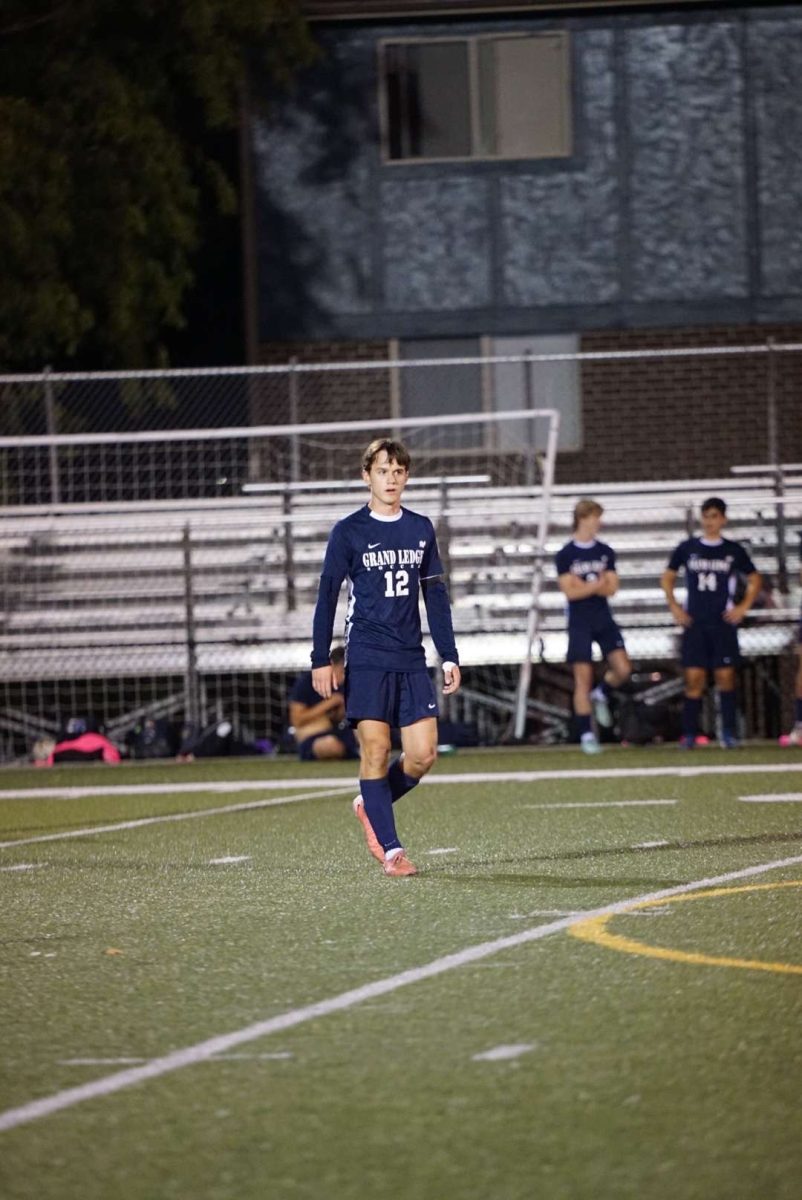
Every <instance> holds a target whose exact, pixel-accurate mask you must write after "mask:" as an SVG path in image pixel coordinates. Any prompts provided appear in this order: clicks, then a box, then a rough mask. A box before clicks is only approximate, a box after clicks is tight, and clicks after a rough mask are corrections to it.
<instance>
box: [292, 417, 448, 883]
mask: <svg viewBox="0 0 802 1200" xmlns="http://www.w3.org/2000/svg"><path fill="white" fill-rule="evenodd" d="M409 467H410V457H409V453H408V451H407V449H406V447H405V446H403V445H402V443H401V442H398V441H394V440H392V439H391V438H377V439H376V440H375V441H372V442H371V443H370V445H369V446H368V447H367V449H366V450H365V452H364V454H363V456H362V478H363V480H364V482H365V483H366V484H367V485H368V488H369V489H370V496H369V498H368V502H367V504H366V505H364V506H363V507H362V508H359V509H357V511H356V512H354V513H351V514H350V516H348V517H345V518H343V520H342V521H338V522H337V524H336V525H335V526H334V528H333V529H332V531H331V535H330V536H329V542H328V546H327V547H326V557H325V560H324V563H323V573H322V574H321V576H320V588H319V591H318V600H317V607H316V608H315V617H314V623H313V649H312V682H313V684H314V687H315V690H316V692H317V693H318V695H320V696H322V697H323V698H324V699H328V697H330V696H331V694H332V690H333V669H332V666H331V663H330V661H329V647H330V645H331V636H332V631H333V628H334V615H335V609H336V607H337V599H338V597H339V594H340V587H341V586H342V583H343V580H344V579H346V578H347V579H348V581H349V584H348V586H349V598H348V612H347V616H346V626H345V645H346V660H345V661H346V669H345V713H346V717H347V718H348V720H349V721H350V722H351V724H352V725H355V726H356V728H357V733H358V736H359V744H360V749H361V759H362V762H361V768H360V794H359V796H357V797H356V799H355V800H354V812H355V813H356V815H357V817H358V818H359V820H360V821H361V822H362V827H363V830H364V833H365V838H366V840H367V843H368V848H369V850H370V852H371V854H372V855H373V856H374V858H376V859H378V860H379V861H380V862H381V863H382V864H383V867H384V873H385V875H391V876H405V875H415V874H417V869H416V867H415V866H414V865H413V864H412V863H411V862H410V860H409V858H408V857H407V855H406V852H405V850H404V847H403V846H402V844H401V842H400V841H399V838H398V833H397V831H396V826H395V819H394V815H393V804H394V803H395V801H396V800H398V799H400V797H401V796H403V795H405V794H406V793H407V792H408V791H410V790H411V789H412V788H414V787H415V786H416V785H417V784H418V783H419V782H420V780H421V779H422V777H423V776H424V775H425V774H426V772H427V771H428V770H429V769H430V767H431V766H432V764H433V763H434V761H435V758H436V757H437V712H438V708H437V696H436V693H435V689H434V685H433V683H432V681H431V678H430V677H429V673H428V671H427V669H426V659H425V656H424V651H423V645H422V635H421V621H420V594H421V593H422V595H423V602H424V604H425V605H426V614H427V616H428V619H429V629H430V631H431V635H432V638H433V640H434V644H435V646H436V648H437V652H438V654H439V655H440V658H441V659H442V664H443V692H444V694H445V695H451V694H452V693H453V692H456V690H457V688H458V687H459V685H460V669H459V666H458V663H459V659H458V656H457V648H456V646H455V644H454V631H453V628H452V624H451V607H450V604H449V599H448V592H447V591H446V586H445V583H444V581H443V574H444V571H443V565H442V563H441V561H440V555H439V553H438V549H437V540H436V538H435V533H434V526H433V525H432V523H431V521H430V520H429V518H428V517H424V516H421V515H420V514H419V513H415V512H412V511H411V510H410V509H408V508H402V507H401V496H402V493H403V491H404V488H405V487H406V485H407V481H408V479H409ZM393 727H395V728H398V729H400V730H401V747H402V753H401V754H400V755H399V757H398V758H396V759H395V761H394V762H393V763H392V765H390V733H391V729H392V728H393Z"/></svg>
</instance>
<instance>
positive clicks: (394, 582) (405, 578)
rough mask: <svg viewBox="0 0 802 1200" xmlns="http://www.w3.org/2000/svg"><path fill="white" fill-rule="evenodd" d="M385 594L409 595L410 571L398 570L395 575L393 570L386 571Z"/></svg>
mask: <svg viewBox="0 0 802 1200" xmlns="http://www.w3.org/2000/svg"><path fill="white" fill-rule="evenodd" d="M384 582H385V585H386V586H385V589H384V594H385V596H408V595H409V572H408V571H396V572H395V576H393V572H392V571H385V572H384Z"/></svg>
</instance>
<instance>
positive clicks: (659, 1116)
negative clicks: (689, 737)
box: [0, 747, 802, 1200]
mask: <svg viewBox="0 0 802 1200" xmlns="http://www.w3.org/2000/svg"><path fill="white" fill-rule="evenodd" d="M720 769H723V770H722V771H721V773H719V772H720ZM516 772H517V773H519V776H518V777H517V778H515V777H513V778H511V777H510V776H511V775H513V773H516ZM354 774H355V773H354V770H353V766H352V765H351V764H343V765H338V766H336V767H332V766H331V765H325V766H324V765H323V764H301V763H294V762H289V761H281V760H279V761H277V762H268V763H265V762H264V761H256V762H253V761H247V760H243V761H239V762H238V761H234V760H228V761H222V762H220V761H218V762H207V763H193V764H181V765H174V764H160V765H154V766H143V767H135V766H125V767H121V768H116V769H103V768H97V769H86V768H83V769H79V768H71V769H67V768H59V769H57V770H52V771H47V772H43V771H38V772H33V771H27V772H26V771H14V772H11V771H9V772H4V773H3V774H2V776H0V843H3V845H2V848H0V914H1V915H0V1016H1V1017H2V1031H3V1032H2V1049H1V1050H0V1061H1V1062H2V1066H1V1067H0V1193H2V1195H3V1196H4V1197H7V1198H8V1200H13V1198H17V1197H36V1198H37V1200H50V1198H53V1200H55V1198H56V1197H58V1198H60V1200H64V1198H69V1200H71V1198H73V1197H75V1198H76V1200H78V1198H81V1200H105V1198H106V1197H109V1196H117V1197H122V1198H123V1200H129V1198H130V1200H140V1198H141V1200H155V1198H158V1200H161V1198H172V1197H176V1198H180V1200H187V1198H190V1197H192V1198H198V1200H257V1198H258V1200H264V1198H268V1200H272V1198H274V1197H275V1198H276V1200H284V1198H285V1197H286V1198H287V1200H295V1198H298V1200H300V1198H310V1200H311V1198H313V1197H314V1198H315V1200H317V1198H318V1197H325V1198H326V1200H352V1198H353V1200H357V1198H360V1200H361V1198H362V1197H365V1196H370V1195H379V1196H382V1197H386V1198H387V1200H395V1198H396V1197H398V1198H400V1197H412V1196H414V1197H416V1198H420V1200H451V1198H453V1200H474V1198H475V1200H486V1198H490V1197H493V1198H494V1200H513V1198H514V1200H518V1198H520V1200H531V1198H534V1197H538V1198H540V1197H542V1198H544V1200H563V1198H564V1200H591V1198H593V1200H608V1198H609V1200H613V1198H615V1200H629V1198H632V1200H635V1198H637V1200H664V1198H665V1200H669V1198H670V1200H676V1197H682V1198H683V1200H696V1198H697V1197H698V1198H699V1200H702V1198H704V1200H719V1198H720V1200H725V1197H726V1200H733V1198H739V1197H743V1200H747V1198H748V1200H755V1198H758V1197H759V1198H760V1200H786V1198H787V1200H791V1198H792V1197H793V1198H794V1200H796V1196H797V1195H798V1194H799V1179H800V1178H802V1139H801V1138H800V1137H799V1132H800V1130H799V1115H798V1114H799V1079H800V1066H801V1065H802V1063H801V1062H800V1058H802V1054H801V1053H800V1051H801V1050H802V1034H800V1020H799V1017H800V1010H801V1009H802V1004H801V1003H800V997H801V996H802V950H801V949H800V945H799V912H800V901H802V886H799V884H800V881H802V803H799V802H798V800H795V799H793V798H792V797H794V796H797V797H800V798H802V754H800V753H798V752H795V751H788V750H786V751H779V750H777V749H775V748H769V747H763V748H759V747H757V748H750V749H747V750H743V751H740V752H738V753H730V754H726V753H723V752H719V751H718V750H714V749H711V750H706V751H698V752H696V751H695V752H693V753H692V754H684V755H683V754H681V753H680V752H678V751H676V750H674V749H665V750H658V751H631V750H630V751H615V750H611V751H608V752H606V753H605V754H604V755H603V756H601V757H600V758H599V759H594V760H593V762H592V763H589V762H588V760H587V759H585V758H584V757H582V756H581V755H579V754H578V753H576V752H575V751H570V750H568V751H553V752H550V751H535V752H525V751H517V752H516V751H510V752H501V751H498V752H484V753H477V754H467V753H461V754H458V755H456V756H454V757H449V758H444V759H443V760H441V762H440V763H438V765H437V767H436V768H435V771H434V773H433V774H432V776H431V777H430V779H429V780H427V781H426V783H425V784H424V785H423V786H421V787H420V788H418V789H417V790H416V791H415V792H413V793H412V794H411V795H410V796H409V797H407V798H405V799H404V800H402V801H401V802H400V803H399V806H398V810H397V816H398V822H399V827H400V830H401V833H402V837H403V838H404V840H405V842H406V844H407V847H408V850H409V853H410V856H411V857H412V859H413V861H415V862H416V863H417V864H418V866H419V868H420V870H421V874H420V875H419V876H418V877H417V878H415V879H409V880H389V879H385V878H384V877H383V875H382V872H381V869H380V867H379V866H378V864H376V863H375V862H374V861H373V860H372V859H371V858H370V856H369V855H368V853H367V850H366V848H365V846H364V842H363V840H362V834H361V829H360V827H359V825H358V823H357V822H356V820H355V819H354V817H353V815H352V813H351V810H350V799H351V798H352V796H353V795H354V794H355V792H356V788H355V786H354ZM486 775H490V776H491V778H490V779H486V778H485V776H486ZM454 776H462V777H463V778H462V779H461V780H459V781H456V782H450V780H451V779H453V777H454ZM544 776H545V777H544ZM273 785H276V786H273ZM43 789H44V790H47V791H56V792H57V794H55V795H46V794H41V793H42V791H43ZM22 791H28V794H27V795H24V796H23V795H19V794H18V793H19V792H22ZM37 792H38V793H40V794H37ZM756 795H764V796H765V795H772V796H776V797H785V799H778V801H777V802H776V803H766V802H749V801H744V800H743V799H742V797H747V796H756ZM221 810H227V811H221ZM176 818H180V819H176ZM143 822H146V823H143ZM76 834H77V836H73V835H76ZM35 839H39V840H35ZM42 839H48V840H42ZM9 843H12V844H9ZM13 843H16V845H15V844H13ZM769 864H783V865H780V866H777V865H775V866H769ZM721 877H725V878H724V879H723V880H722V879H721ZM713 880H719V882H718V883H713V882H710V881H713ZM695 884H698V886H693V887H690V888H689V887H688V885H695ZM681 889H685V890H681ZM665 891H674V892H675V893H676V894H675V895H670V896H664V897H662V898H660V899H658V900H656V901H655V902H654V903H644V897H648V896H652V895H654V894H655V893H662V892H665ZM699 893H702V894H699ZM622 901H631V902H634V907H633V908H631V909H630V910H628V911H624V912H615V913H609V912H607V913H603V914H602V915H601V916H599V918H598V919H597V920H596V921H590V922H588V921H587V920H584V919H583V916H582V914H585V913H588V912H591V913H592V912H596V911H597V910H605V909H607V908H608V907H609V906H611V905H618V904H620V902H622ZM476 947H481V948H482V949H481V950H479V951H476V950H474V949H472V948H476ZM722 960H724V961H722ZM756 964H759V965H756ZM763 968H765V969H763ZM314 1006H317V1007H314ZM220 1035H232V1037H231V1038H229V1039H228V1040H227V1041H225V1039H224V1044H223V1043H221V1044H219V1045H218V1044H217V1043H213V1042H212V1039H215V1038H218V1037H219V1036H220ZM182 1052H183V1057H182ZM151 1068H152V1069H153V1073H152V1075H151V1076H150V1077H145V1076H144V1075H143V1074H141V1073H142V1072H145V1071H147V1070H149V1069H151ZM123 1072H131V1073H132V1075H131V1077H130V1078H127V1077H124V1076H123V1074H122V1073H123ZM137 1072H140V1074H139V1075H138V1074H137ZM110 1080H111V1081H112V1082H111V1084H110V1085H109V1086H108V1090H105V1089H106V1085H107V1083H108V1081H110ZM104 1081H105V1082H104ZM81 1088H84V1091H83V1092H81V1091H80V1089H81ZM53 1098H56V1101H55V1107H51V1108H48V1105H49V1104H51V1102H52V1101H53ZM36 1102H40V1105H41V1107H40V1109H37V1108H36Z"/></svg>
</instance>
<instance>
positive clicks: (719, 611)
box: [660, 496, 760, 750]
mask: <svg viewBox="0 0 802 1200" xmlns="http://www.w3.org/2000/svg"><path fill="white" fill-rule="evenodd" d="M701 512H702V536H701V537H691V538H687V539H686V540H685V541H684V542H680V544H679V545H678V546H677V547H676V549H675V550H674V553H673V554H672V555H671V558H670V559H669V562H668V566H667V567H666V569H665V571H664V572H663V574H662V576H661V578H660V586H661V587H662V589H663V591H664V592H665V594H666V599H667V600H668V607H669V608H670V610H671V615H672V616H673V618H674V620H675V621H676V622H677V624H678V625H681V626H682V666H683V668H684V671H685V701H684V704H683V708H682V737H681V738H680V745H681V746H682V747H683V748H684V749H686V750H691V749H693V746H694V744H695V742H696V734H697V730H698V727H699V713H700V710H701V707H702V696H703V695H704V692H705V688H706V687H707V673H708V671H710V670H712V671H713V677H714V679H715V683H716V689H717V691H718V697H719V706H720V711H721V738H720V742H721V745H722V746H723V747H724V749H725V750H731V749H733V748H734V747H736V746H737V745H738V738H737V735H736V713H735V668H736V666H737V665H738V659H739V654H738V625H740V623H741V621H742V620H743V619H744V617H745V616H746V614H747V612H748V611H749V609H750V608H751V607H752V605H753V604H754V602H755V599H756V598H757V595H758V592H759V591H760V575H759V574H758V572H757V570H756V568H755V564H754V563H753V562H752V560H751V558H750V557H749V555H748V554H747V552H746V550H745V549H744V548H743V546H742V545H741V544H740V542H732V541H729V540H728V539H727V538H723V537H722V536H721V530H722V529H723V528H724V526H725V525H726V523H727V505H726V504H725V503H724V501H723V500H721V499H720V498H719V497H718V496H711V497H710V498H709V499H708V500H705V502H704V503H703V504H702V510H701ZM683 569H684V571H685V586H686V588H687V593H688V594H687V599H686V602H685V607H684V608H683V607H682V605H681V604H679V603H678V601H677V599H676V597H675V595H674V584H675V582H676V578H677V574H678V572H679V571H680V570H683ZM739 575H742V576H745V577H746V591H745V592H744V597H743V599H742V600H741V602H740V603H739V604H735V603H734V600H733V597H734V594H735V587H736V584H737V582H738V576H739Z"/></svg>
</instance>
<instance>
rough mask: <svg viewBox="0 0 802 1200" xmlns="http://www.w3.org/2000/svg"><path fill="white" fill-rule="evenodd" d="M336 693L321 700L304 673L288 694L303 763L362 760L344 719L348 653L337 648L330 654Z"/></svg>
mask: <svg viewBox="0 0 802 1200" xmlns="http://www.w3.org/2000/svg"><path fill="white" fill-rule="evenodd" d="M331 666H332V681H333V687H334V690H333V692H332V694H331V696H330V697H329V698H328V700H321V699H320V696H318V694H317V692H316V691H315V689H314V685H313V684H312V672H311V671H304V672H302V674H300V675H299V676H298V678H297V679H296V680H295V683H294V684H293V685H292V688H291V690H290V695H289V707H290V725H291V727H292V729H293V731H294V733H295V743H296V746H297V748H298V757H299V758H300V759H301V761H302V762H314V761H316V760H318V759H322V758H359V747H358V746H357V742H356V735H355V733H354V731H353V729H352V728H351V726H350V724H349V723H348V721H346V719H345V699H344V696H343V692H342V685H343V682H344V680H345V650H344V649H343V647H342V646H335V647H334V649H333V650H332V652H331Z"/></svg>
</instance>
